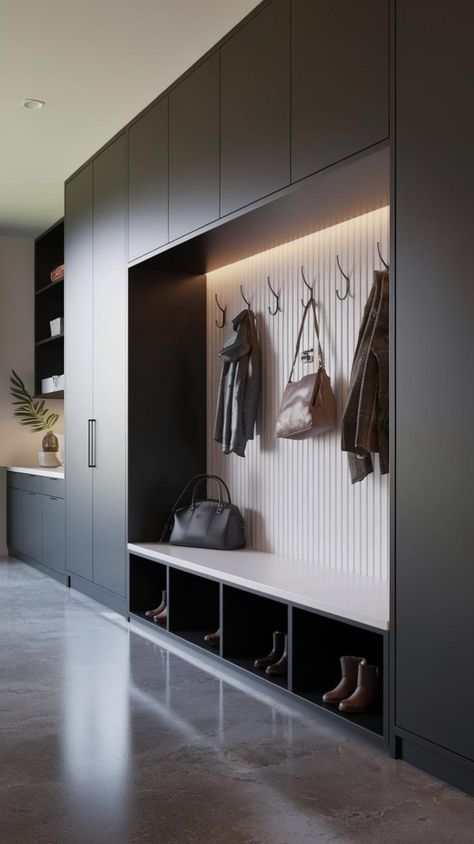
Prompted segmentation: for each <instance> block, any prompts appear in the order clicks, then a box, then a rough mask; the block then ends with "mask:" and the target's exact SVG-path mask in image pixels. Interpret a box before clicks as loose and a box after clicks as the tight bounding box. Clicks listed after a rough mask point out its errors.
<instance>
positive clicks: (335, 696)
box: [323, 656, 364, 706]
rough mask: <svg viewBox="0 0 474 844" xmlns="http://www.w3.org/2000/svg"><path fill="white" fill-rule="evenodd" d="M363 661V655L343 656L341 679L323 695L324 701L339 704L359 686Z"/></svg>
mask: <svg viewBox="0 0 474 844" xmlns="http://www.w3.org/2000/svg"><path fill="white" fill-rule="evenodd" d="M363 661H364V657H362V656H341V679H340V681H339V683H338V684H337V686H336V687H335V688H334V689H332V691H330V692H326V694H324V695H323V703H332V704H334V706H337V705H338V704H339V703H340V702H341V700H344V699H345V698H348V697H349V695H351V694H352V692H353V691H354V689H355V687H356V686H357V670H358V668H359V665H360V663H361V662H363Z"/></svg>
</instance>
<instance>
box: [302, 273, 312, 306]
mask: <svg viewBox="0 0 474 844" xmlns="http://www.w3.org/2000/svg"><path fill="white" fill-rule="evenodd" d="M301 277H302V279H303V281H304V283H305V285H306V287H307V288H308V290H309V292H310V297H309V299H308V301H307V302H303V299H302V300H301V304H302V305H303V308H306V305H308V304H309V303H310V302H311V299H314V288H313V285H312V284H308V282H307V281H306V278H305V274H304V267H301Z"/></svg>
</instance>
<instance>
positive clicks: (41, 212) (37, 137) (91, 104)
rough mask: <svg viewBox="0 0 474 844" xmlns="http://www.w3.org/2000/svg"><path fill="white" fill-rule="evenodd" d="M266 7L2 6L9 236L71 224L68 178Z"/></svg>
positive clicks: (126, 2) (2, 154)
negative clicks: (66, 207)
mask: <svg viewBox="0 0 474 844" xmlns="http://www.w3.org/2000/svg"><path fill="white" fill-rule="evenodd" d="M256 5H257V0H76V2H71V0H41V2H39V0H0V107H1V116H2V119H1V123H0V162H1V166H0V234H33V235H36V234H38V233H39V232H41V231H43V230H44V229H45V228H47V227H48V226H49V225H51V224H52V223H53V222H55V220H57V219H58V218H59V217H61V216H62V215H63V182H64V180H65V178H66V177H67V176H69V175H70V174H71V173H72V172H73V171H74V170H75V169H76V168H77V167H79V166H80V165H81V164H82V163H83V162H84V161H85V160H86V159H87V158H89V157H90V156H91V155H92V154H93V153H94V152H95V151H96V150H97V149H98V148H99V147H100V146H102V144H104V143H105V142H106V141H107V140H108V139H109V138H110V137H112V135H114V134H115V133H116V132H117V131H118V130H119V129H120V128H121V127H122V126H124V125H125V124H126V123H127V122H128V121H129V120H130V119H131V118H132V117H134V115H135V114H137V113H138V112H139V111H140V110H141V109H142V108H144V106H146V105H147V104H148V103H149V102H151V100H153V99H154V98H155V97H156V96H157V95H158V94H159V93H160V92H161V91H163V89H164V88H166V87H167V86H168V85H169V84H170V83H171V82H173V81H174V80H175V79H176V78H177V77H178V76H180V74H181V73H183V71H185V70H186V69H187V68H188V67H189V66H190V65H192V64H193V62H194V61H196V59H198V58H199V57H200V56H202V55H203V53H205V52H206V50H208V49H209V48H210V47H211V46H212V45H213V44H215V42H216V41H218V40H219V39H220V38H221V37H222V36H223V35H225V33H226V32H228V30H229V29H231V28H232V26H234V24H236V23H238V21H240V20H241V19H242V18H243V17H244V16H245V15H246V14H247V13H248V12H249V11H250V10H251V9H252V8H253V7H254V6H256ZM27 97H30V98H35V99H42V100H45V101H46V106H45V107H44V108H43V109H42V110H41V111H29V110H27V109H25V108H22V106H21V103H22V101H23V100H24V99H25V98H27Z"/></svg>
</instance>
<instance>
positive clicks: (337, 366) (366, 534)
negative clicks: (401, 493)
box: [207, 207, 389, 579]
mask: <svg viewBox="0 0 474 844" xmlns="http://www.w3.org/2000/svg"><path fill="white" fill-rule="evenodd" d="M377 241H380V244H381V250H382V255H383V256H384V257H385V256H388V248H389V209H388V207H387V208H381V209H379V210H377V211H373V212H371V213H369V214H364V215H363V216H360V217H357V218H355V219H353V220H349V221H347V222H344V223H340V224H338V225H335V226H332V227H331V228H328V229H325V230H323V231H319V232H317V233H315V234H312V235H309V236H307V237H304V238H301V239H299V240H296V241H293V242H292V243H288V244H284V245H283V246H279V247H276V248H274V249H271V250H269V251H267V252H263V253H260V254H258V255H255V256H252V257H249V258H247V259H245V260H243V261H239V262H237V263H235V264H232V265H230V266H227V267H223V268H222V269H219V270H216V271H213V272H211V273H208V276H207V321H208V331H207V337H208V341H207V342H208V358H207V360H208V372H207V375H208V431H209V436H208V442H209V446H208V469H209V471H210V472H214V473H216V474H218V475H221V476H222V477H223V478H224V479H225V480H226V481H227V482H228V483H229V486H230V488H231V492H232V496H233V499H234V501H235V502H236V503H237V504H239V506H240V507H241V509H242V511H243V513H244V516H245V519H246V524H247V534H248V544H249V546H250V547H252V548H255V549H258V550H262V551H271V552H274V553H277V554H283V555H285V556H288V557H292V558H295V559H301V560H306V561H308V562H312V561H314V562H315V563H318V564H320V565H324V566H328V567H331V568H337V569H341V570H345V571H352V572H359V573H363V574H367V575H372V576H375V577H379V578H383V579H387V578H388V547H389V486H388V476H384V477H382V476H381V475H380V470H379V465H378V457H376V458H375V461H374V464H375V471H374V474H373V475H371V476H370V477H369V478H367V479H366V480H364V481H362V483H360V484H355V485H354V486H353V485H352V484H351V481H350V476H349V470H348V465H347V455H346V454H344V453H342V452H341V448H340V420H341V414H342V411H343V408H344V404H345V398H346V391H347V385H348V380H349V376H350V371H351V366H352V360H353V355H354V349H355V345H356V342H357V336H358V331H359V326H360V322H361V317H362V312H363V309H364V305H365V302H366V300H367V296H368V293H369V290H370V287H371V285H372V280H373V271H374V269H380V268H381V264H380V260H379V258H378V254H377V246H376V244H377ZM337 254H339V257H340V261H341V264H342V267H343V268H344V270H345V271H346V272H347V273H349V274H350V279H351V294H350V296H349V298H348V299H346V301H344V302H340V301H339V300H338V298H337V296H336V289H339V291H340V292H343V291H344V290H345V281H344V279H343V278H342V277H341V275H340V273H339V271H338V270H337V268H336V255H337ZM301 266H303V267H304V271H305V276H306V278H307V280H308V281H309V282H310V283H311V282H313V283H314V291H315V298H316V300H317V302H318V316H319V320H320V330H321V338H322V345H323V349H324V352H325V357H326V368H327V371H328V374H329V376H330V378H331V381H332V384H333V386H334V389H335V392H336V397H337V407H338V427H337V430H335V431H334V432H331V433H327V434H324V435H322V436H320V437H316V438H312V439H311V440H306V441H301V442H292V441H288V440H276V439H275V438H274V433H273V432H274V426H275V420H276V417H277V413H278V407H279V402H280V399H281V396H282V393H283V389H284V386H285V383H286V381H287V378H288V374H289V369H290V365H291V360H292V356H293V353H294V345H295V342H296V335H297V331H298V327H299V323H300V320H301V316H302V305H301V298H302V297H303V298H304V299H305V301H306V299H307V297H308V293H307V290H306V289H305V288H304V285H303V282H302V278H301ZM267 276H270V280H271V283H272V286H273V287H274V288H275V289H276V290H279V291H281V299H280V302H281V305H282V308H283V312H282V313H278V314H277V316H275V317H272V316H270V314H269V312H268V305H271V307H272V309H273V307H274V301H275V300H274V298H273V297H272V296H271V294H270V292H269V290H268V287H267ZM240 284H242V285H243V290H244V293H245V295H246V296H247V298H248V299H249V300H250V301H251V304H252V308H253V310H254V312H255V314H256V315H257V324H258V332H259V337H260V344H261V355H262V368H263V392H262V412H261V417H262V428H261V435H260V436H259V437H257V438H256V439H255V440H254V441H252V442H249V443H248V445H247V450H246V456H245V458H241V457H238V456H236V455H234V454H232V455H230V456H225V455H223V454H222V450H221V446H220V445H219V444H217V443H215V442H214V440H213V430H214V416H215V408H216V402H217V390H218V383H219V376H220V371H221V362H220V359H219V358H218V351H219V349H220V348H221V346H222V344H223V342H224V340H225V337H226V336H227V331H228V330H229V322H230V320H231V319H232V317H233V316H235V315H236V314H238V313H239V312H240V311H241V310H242V308H243V307H245V305H244V303H243V301H242V299H241V297H240ZM215 293H217V294H218V297H219V301H220V303H221V304H223V305H224V304H225V305H226V306H227V326H226V328H224V329H222V330H220V329H219V328H217V327H216V324H215V320H216V318H218V319H220V314H219V313H218V311H217V308H216V304H215V300H214V295H215ZM313 346H315V343H314V335H313V333H312V323H310V324H309V327H307V328H306V331H305V337H304V343H303V348H311V347H313ZM311 366H312V365H309V366H308V365H307V364H306V365H304V364H301V363H300V364H299V365H298V372H299V373H301V374H304V373H306V372H308V371H311Z"/></svg>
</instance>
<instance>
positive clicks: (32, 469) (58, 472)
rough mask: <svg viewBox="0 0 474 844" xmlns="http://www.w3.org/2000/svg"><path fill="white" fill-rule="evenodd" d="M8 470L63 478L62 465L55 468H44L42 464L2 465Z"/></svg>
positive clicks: (44, 476) (43, 476)
mask: <svg viewBox="0 0 474 844" xmlns="http://www.w3.org/2000/svg"><path fill="white" fill-rule="evenodd" d="M3 468H4V469H6V470H7V471H8V472H20V473H21V474H23V475H41V477H42V478H62V479H64V466H58V468H57V469H44V468H43V467H42V466H4V467H3Z"/></svg>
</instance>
